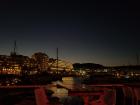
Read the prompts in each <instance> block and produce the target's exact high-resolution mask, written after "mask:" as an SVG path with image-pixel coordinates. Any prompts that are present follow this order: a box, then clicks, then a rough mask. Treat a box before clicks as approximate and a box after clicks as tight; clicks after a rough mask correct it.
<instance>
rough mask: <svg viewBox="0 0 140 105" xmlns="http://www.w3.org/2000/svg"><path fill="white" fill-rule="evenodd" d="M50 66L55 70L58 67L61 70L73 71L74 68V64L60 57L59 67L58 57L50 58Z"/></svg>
mask: <svg viewBox="0 0 140 105" xmlns="http://www.w3.org/2000/svg"><path fill="white" fill-rule="evenodd" d="M49 67H50V69H51V70H54V71H56V70H57V69H58V70H59V71H62V70H66V71H72V69H73V65H72V64H71V63H70V62H68V61H64V60H60V59H59V60H58V68H57V60H56V59H50V60H49Z"/></svg>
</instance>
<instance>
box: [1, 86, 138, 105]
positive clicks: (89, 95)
mask: <svg viewBox="0 0 140 105" xmlns="http://www.w3.org/2000/svg"><path fill="white" fill-rule="evenodd" d="M52 86H53V85H52ZM54 86H56V85H54ZM48 87H49V86H46V85H39V86H38V85H37V86H0V89H13V88H14V89H18V88H19V89H20V88H22V89H26V88H27V89H29V88H30V89H34V93H35V100H36V105H50V103H49V99H48V96H47V95H46V89H47V88H48ZM89 87H90V88H89ZM84 88H85V87H84ZM88 88H89V89H88ZM88 88H87V89H83V90H82V89H79V90H69V92H68V96H78V97H82V98H83V100H84V105H140V85H127V84H125V85H122V84H116V85H113V84H104V85H102V84H101V85H88ZM98 88H99V90H98ZM92 89H93V90H92ZM94 96H100V97H99V98H98V99H96V100H95V99H94ZM109 97H110V99H109ZM107 98H108V101H107Z"/></svg>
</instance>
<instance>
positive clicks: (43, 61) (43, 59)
mask: <svg viewBox="0 0 140 105" xmlns="http://www.w3.org/2000/svg"><path fill="white" fill-rule="evenodd" d="M32 59H33V60H35V63H36V64H37V65H38V69H39V70H40V71H45V70H47V69H48V61H49V57H48V55H47V54H45V53H42V52H37V53H34V54H33V55H32Z"/></svg>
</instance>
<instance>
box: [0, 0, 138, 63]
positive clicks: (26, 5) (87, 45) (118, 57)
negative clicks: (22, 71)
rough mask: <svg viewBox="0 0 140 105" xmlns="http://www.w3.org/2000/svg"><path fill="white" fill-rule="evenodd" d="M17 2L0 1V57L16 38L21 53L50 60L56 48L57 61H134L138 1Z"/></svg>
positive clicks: (136, 43)
mask: <svg viewBox="0 0 140 105" xmlns="http://www.w3.org/2000/svg"><path fill="white" fill-rule="evenodd" d="M19 1H20V2H19ZM21 1H22V0H17V1H15V0H9V1H8V0H3V2H1V3H0V54H1V55H3V54H5V55H9V54H10V52H11V51H12V50H13V46H14V40H17V52H18V53H19V54H23V55H27V56H31V55H32V54H33V53H34V52H45V53H47V55H49V57H53V58H55V57H56V48H57V47H58V48H59V57H60V59H64V60H68V61H71V62H72V63H75V62H79V63H85V62H92V63H99V64H103V65H128V64H136V54H139V55H140V11H139V5H138V3H133V2H132V1H131V2H128V1H127V2H120V1H119V0H118V1H117V2H112V1H113V0H112V1H106V0H104V1H99V0H94V2H92V3H91V2H81V1H79V2H78V1H77V2H76V1H75V2H72V1H71V2H65V1H59V0H58V1H57V2H56V1H52V2H50V1H51V0H50V1H49V2H43V1H41V2H39V1H37V2H36V1H33V2H29V1H27V2H26V1H24V0H23V2H21ZM46 1H47V0H46Z"/></svg>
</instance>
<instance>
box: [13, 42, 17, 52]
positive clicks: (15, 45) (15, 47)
mask: <svg viewBox="0 0 140 105" xmlns="http://www.w3.org/2000/svg"><path fill="white" fill-rule="evenodd" d="M16 50H17V41H16V40H15V41H14V54H16Z"/></svg>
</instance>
